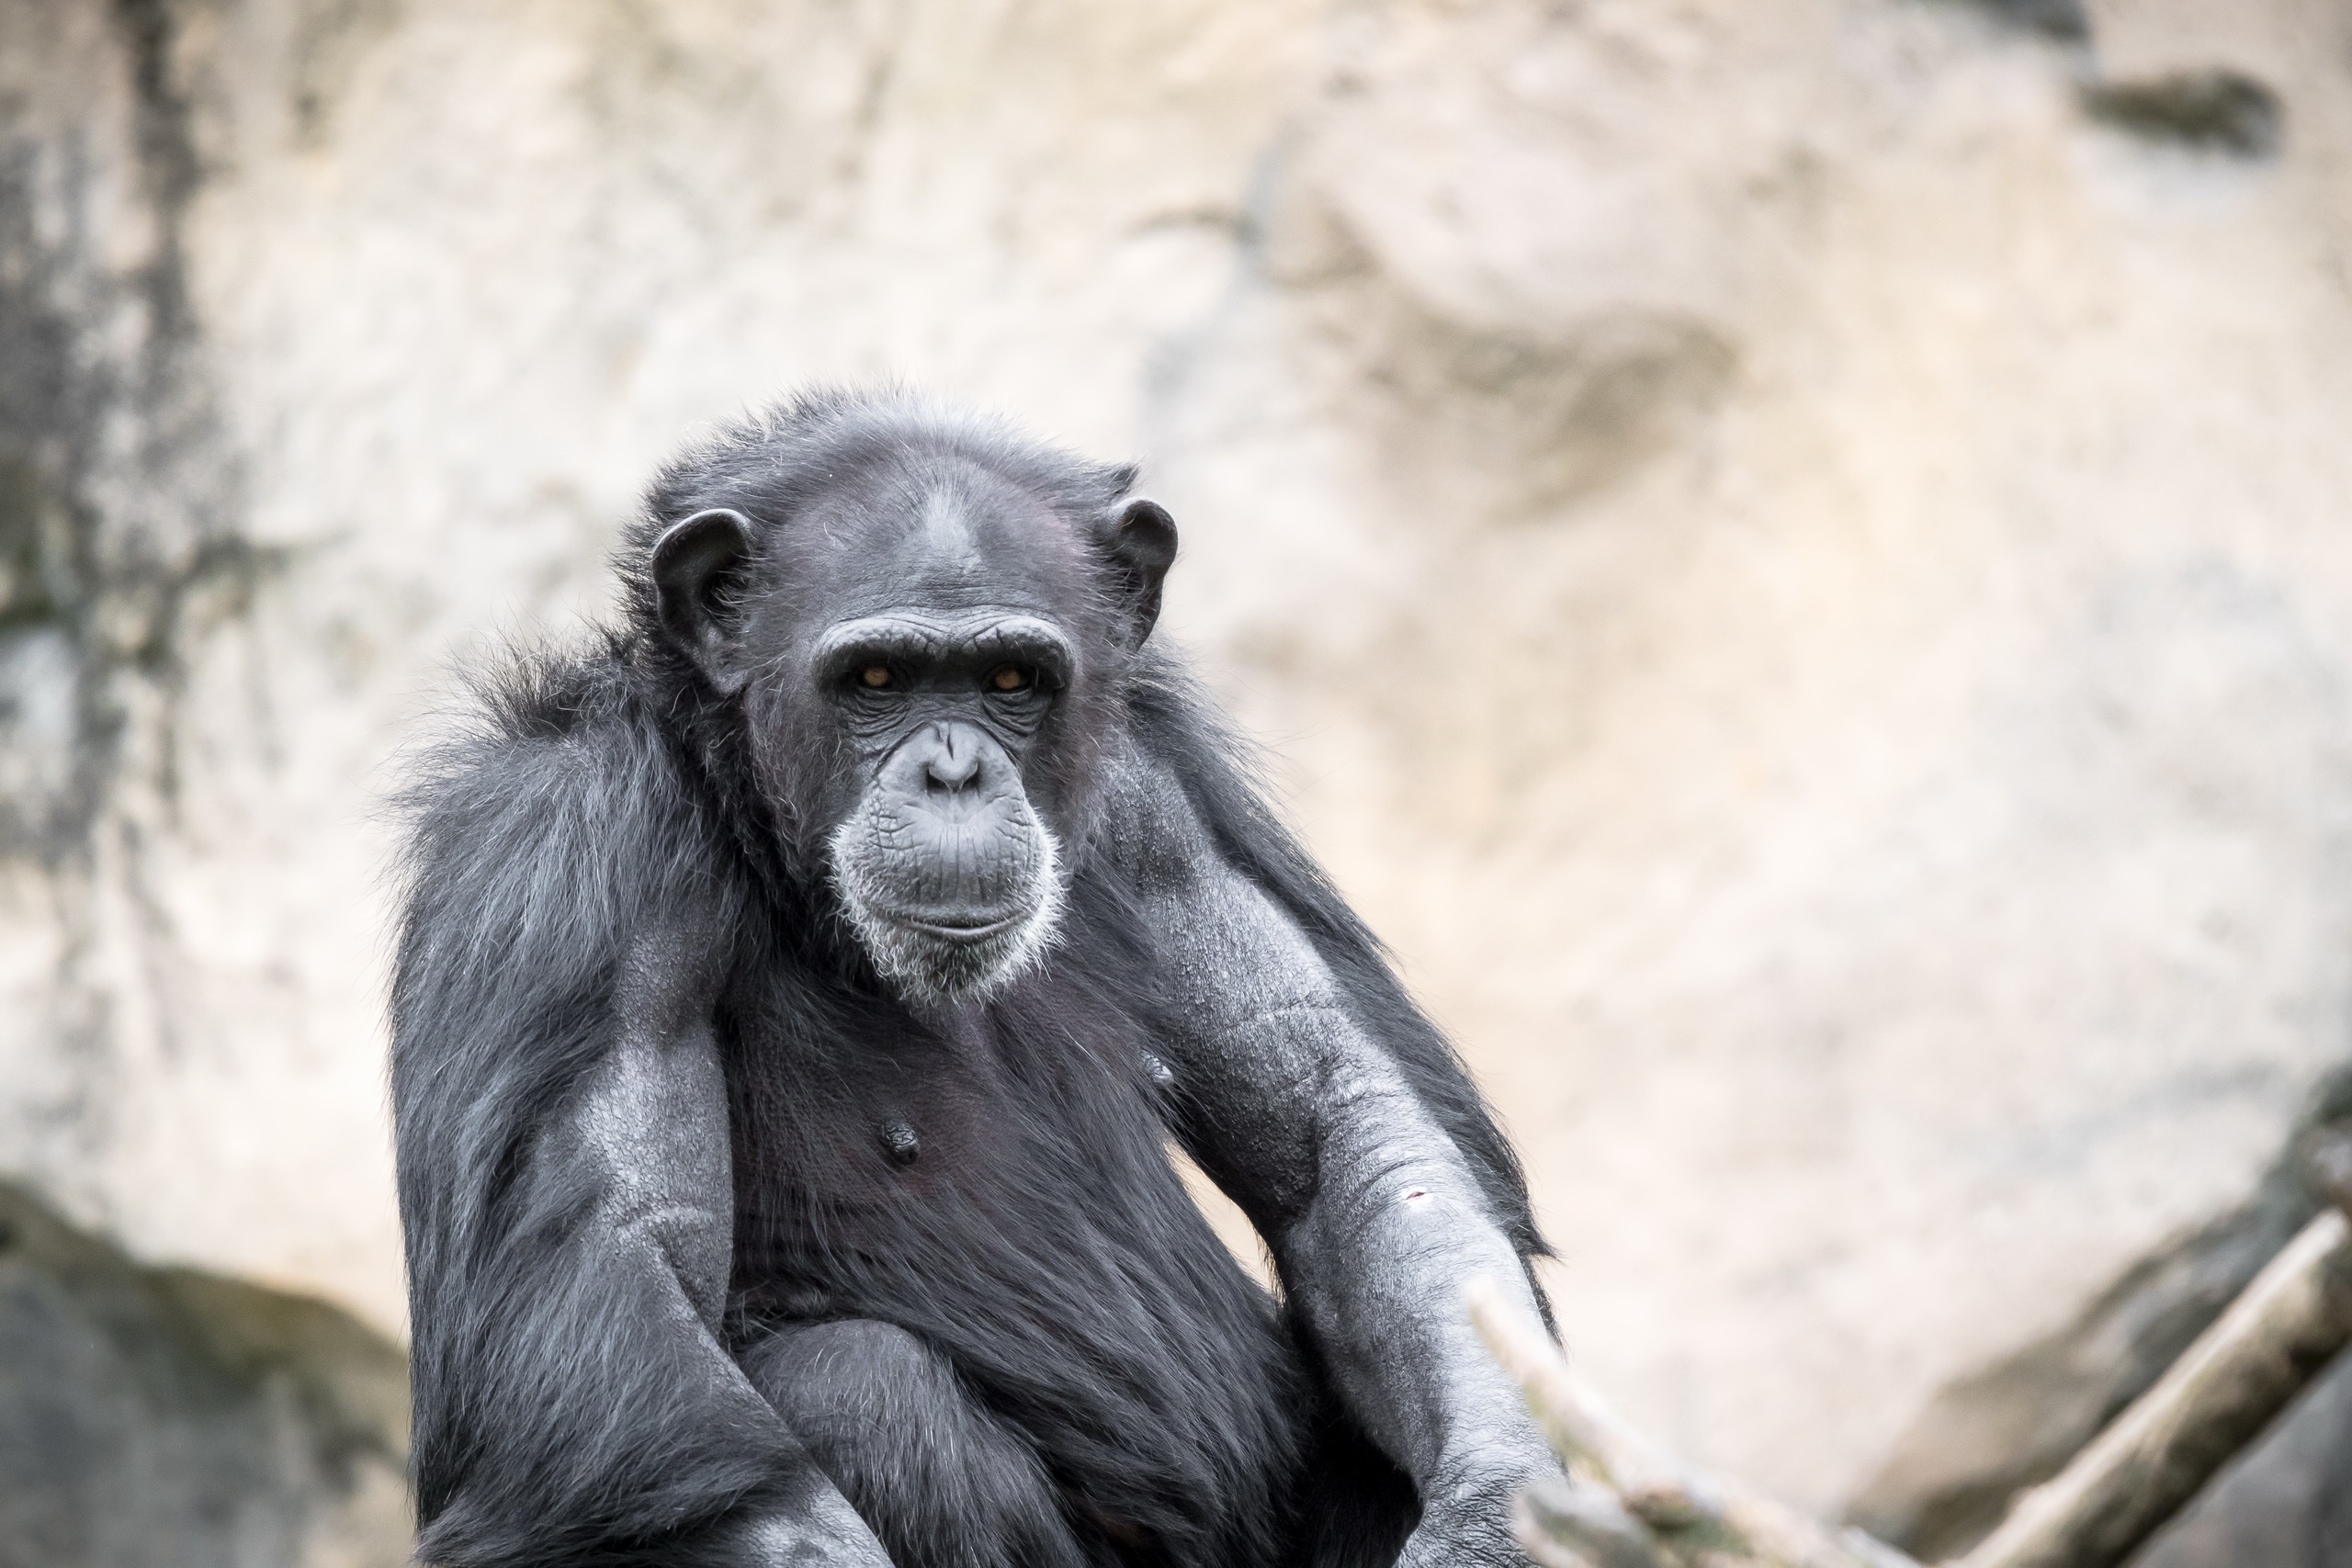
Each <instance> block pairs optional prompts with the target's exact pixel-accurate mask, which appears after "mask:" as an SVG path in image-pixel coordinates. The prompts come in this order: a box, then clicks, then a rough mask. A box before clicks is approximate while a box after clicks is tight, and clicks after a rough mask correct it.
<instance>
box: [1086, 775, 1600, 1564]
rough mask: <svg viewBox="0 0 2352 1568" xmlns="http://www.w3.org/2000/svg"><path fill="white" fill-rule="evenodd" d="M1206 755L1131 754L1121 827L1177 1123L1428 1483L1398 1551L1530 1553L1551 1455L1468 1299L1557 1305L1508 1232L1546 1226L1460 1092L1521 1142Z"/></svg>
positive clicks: (1451, 1559) (1378, 1434)
mask: <svg viewBox="0 0 2352 1568" xmlns="http://www.w3.org/2000/svg"><path fill="white" fill-rule="evenodd" d="M1197 771H1198V770H1186V771H1185V776H1183V777H1182V778H1180V776H1179V770H1178V769H1177V768H1176V767H1173V766H1171V765H1170V763H1169V762H1168V761H1164V760H1162V761H1150V762H1142V763H1140V764H1131V765H1130V766H1129V767H1128V768H1126V769H1123V770H1122V776H1121V779H1120V783H1119V784H1117V785H1116V786H1115V788H1114V799H1113V802H1112V805H1111V813H1112V816H1111V819H1110V820H1111V824H1112V825H1111V826H1110V827H1109V828H1108V829H1107V832H1108V836H1109V838H1110V840H1111V841H1112V843H1113V844H1114V846H1115V848H1114V854H1115V855H1116V857H1117V858H1118V859H1119V860H1120V861H1121V862H1122V863H1124V864H1125V869H1126V871H1127V873H1128V874H1129V876H1130V877H1131V878H1132V879H1133V881H1134V883H1135V885H1136V888H1137V891H1138V892H1139V894H1140V895H1141V897H1142V900H1143V903H1144V906H1145V908H1146V911H1147V916H1148V920H1149V922H1150V925H1151V928H1152V932H1153V935H1154V937H1155V938H1156V940H1157V941H1158V942H1159V947H1160V952H1161V954H1162V958H1163V963H1164V964H1165V965H1166V966H1167V974H1166V976H1165V978H1166V981H1167V984H1168V985H1169V987H1170V989H1171V990H1172V993H1173V994H1172V995H1171V996H1170V998H1169V1000H1170V1008H1169V1013H1170V1021H1169V1024H1168V1035H1169V1038H1168V1041H1167V1043H1168V1047H1169V1051H1170V1058H1171V1059H1170V1067H1171V1069H1172V1071H1173V1073H1174V1075H1175V1083H1174V1085H1173V1088H1174V1089H1175V1091H1176V1093H1175V1098H1176V1101H1177V1103H1178V1105H1179V1106H1180V1107H1181V1110H1180V1112H1179V1114H1180V1133H1181V1134H1182V1137H1183V1139H1184V1141H1185V1142H1186V1143H1187V1145H1189V1146H1190V1149H1191V1152H1192V1153H1193V1156H1194V1157H1195V1158H1196V1159H1197V1160H1198V1161H1199V1162H1200V1164H1201V1165H1202V1167H1203V1168H1204V1169H1205V1170H1206V1171H1207V1172H1208V1173H1209V1175H1210V1176H1211V1177H1212V1178H1214V1179H1216V1181H1217V1183H1218V1184H1219V1185H1220V1186H1222V1187H1223V1188H1225V1189H1226V1190H1227V1192H1228V1193H1229V1194H1230V1195H1231V1196H1232V1197H1233V1198H1234V1199H1235V1201H1237V1202H1238V1203H1239V1204H1240V1205H1241V1207H1242V1208H1243V1209H1244V1210H1245V1211H1246V1212H1247V1213H1249V1215H1250V1219H1251V1220H1252V1221H1253V1222H1254V1223H1255V1224H1256V1225H1257V1227H1258V1229H1259V1232H1260V1234H1261V1235H1263V1236H1264V1237H1265V1239H1266V1242H1267V1245H1268V1247H1270V1248H1271V1250H1272V1253H1273V1256H1274V1261H1275V1265H1276V1268H1277V1269H1279V1271H1280V1273H1281V1276H1282V1279H1283V1286H1284V1289H1285V1291H1286V1292H1287V1293H1288V1295H1289V1298H1290V1300H1291V1302H1292V1303H1293V1305H1294V1307H1295V1310H1296V1311H1297V1313H1298V1314H1299V1315H1300V1317H1301V1319H1302V1320H1303V1322H1304V1324H1305V1325H1306V1329H1307V1332H1308V1333H1309V1335H1310V1336H1311V1337H1312V1338H1313V1340H1314V1343H1315V1348H1316V1349H1317V1352H1318V1353H1319V1354H1320V1356H1321V1358H1322V1359H1323V1361H1324V1363H1325V1365H1326V1367H1327V1368H1328V1371H1329V1376H1330V1378H1331V1380H1332V1382H1333V1383H1334V1384H1335V1385H1336V1386H1337V1388H1338V1391H1339V1393H1340V1396H1341V1397H1342V1399H1344V1400H1345V1401H1346V1403H1347V1404H1348V1406H1349V1407H1350V1409H1351V1412H1352V1413H1353V1415H1354V1416H1356V1418H1357V1419H1358V1420H1359V1421H1360V1422H1361V1423H1362V1424H1363V1427H1364V1429H1365V1430H1366V1431H1367V1432H1368V1433H1369V1434H1370V1435H1371V1436H1372V1438H1373V1439H1374V1441H1375V1442H1377V1443H1379V1444H1380V1446H1381V1447H1382V1448H1383V1449H1384V1450H1386V1451H1387V1453H1388V1454H1389V1456H1390V1457H1391V1458H1392V1459H1394V1460H1395V1461H1397V1463H1398V1464H1399V1465H1400V1466H1401V1467H1402V1468H1403V1469H1404V1470H1405V1471H1406V1472H1408V1474H1410V1475H1411V1476H1412V1477H1413V1479H1414V1481H1415V1483H1417V1485H1418V1486H1419V1490H1420V1494H1421V1498H1422V1506H1423V1520H1422V1524H1421V1526H1420V1528H1419V1529H1418V1530H1417V1531H1416V1532H1415V1534H1414V1536H1413V1539H1412V1540H1411V1541H1410V1543H1409V1544H1408V1548H1407V1551H1406V1554H1405V1557H1404V1558H1403V1560H1402V1561H1403V1562H1406V1563H1408V1564H1417V1565H1418V1564H1429V1565H1432V1568H1433V1565H1435V1564H1441V1563H1519V1562H1523V1561H1524V1559H1523V1558H1521V1555H1520V1553H1519V1551H1518V1549H1517V1547H1516V1546H1515V1545H1514V1544H1513V1543H1512V1541H1511V1539H1510V1528H1509V1511H1508V1506H1509V1499H1510V1495H1512V1493H1513V1492H1515V1491H1516V1490H1517V1489H1518V1487H1519V1486H1520V1485H1521V1484H1522V1483H1524V1482H1525V1481H1527V1480H1528V1479H1529V1478H1530V1477H1532V1476H1533V1475H1536V1474H1540V1473H1545V1472H1552V1471H1554V1470H1555V1461H1554V1460H1553V1459H1552V1457H1551V1455H1550V1453H1549V1451H1548V1450H1546V1448H1545V1446H1544V1441H1543V1438H1542V1437H1541V1436H1540V1434H1539V1433H1538V1432H1537V1430H1536V1428H1535V1427H1534V1425H1533V1423H1532V1421H1531V1420H1530V1418H1529V1417H1528V1415H1527V1412H1526V1409H1525V1407H1524V1405H1523V1404H1521V1400H1520V1398H1519V1395H1518V1393H1517V1392H1516V1390H1515V1389H1514V1388H1513V1387H1512V1385H1511V1384H1510V1382H1509V1381H1508V1380H1507V1379H1506V1378H1505V1377H1504V1376H1503V1375H1502V1373H1501V1372H1500V1371H1498V1369H1497V1368H1496V1366H1495V1365H1494V1363H1493V1361H1492V1360H1491V1359H1489V1358H1488V1357H1487V1355H1486V1353H1485V1351H1484V1350H1483V1348H1481V1347H1480V1346H1479V1344H1478V1342H1477V1340H1476V1336H1475V1334H1474V1332H1473V1330H1472V1328H1471V1326H1470V1324H1469V1322H1468V1319H1467V1316H1466V1314H1465V1313H1464V1307H1463V1303H1462V1288H1463V1285H1464V1282H1465V1281H1467V1280H1470V1279H1471V1278H1473V1277H1475V1276H1478V1275H1486V1276H1489V1277H1491V1278H1493V1279H1494V1280H1497V1281H1498V1283H1499V1284H1500V1285H1501V1286H1502V1287H1503V1288H1504V1289H1505V1290H1506V1291H1507V1292H1513V1293H1515V1294H1517V1295H1518V1296H1519V1297H1520V1298H1521V1304H1522V1305H1523V1306H1524V1307H1525V1309H1526V1310H1527V1311H1528V1312H1529V1313H1530V1314H1533V1313H1535V1311H1536V1310H1537V1308H1536V1302H1535V1298H1534V1294H1533V1290H1532V1285H1531V1283H1530V1281H1529V1280H1528V1277H1527V1274H1526V1268H1525V1260H1524V1258H1523V1257H1522V1252H1521V1246H1522V1243H1521V1242H1518V1241H1515V1239H1514V1236H1513V1234H1512V1233H1513V1231H1516V1232H1517V1233H1518V1235H1520V1236H1521V1237H1524V1238H1525V1239H1524V1243H1523V1245H1524V1246H1526V1247H1529V1248H1531V1249H1532V1247H1534V1246H1535V1245H1537V1244H1536V1243H1535V1242H1534V1237H1533V1231H1532V1224H1529V1223H1528V1222H1527V1220H1526V1218H1525V1212H1524V1207H1523V1205H1524V1199H1523V1197H1522V1196H1519V1195H1518V1194H1517V1192H1516V1191H1515V1189H1516V1184H1517V1177H1516V1171H1515V1169H1511V1170H1510V1172H1509V1173H1508V1175H1507V1177H1506V1178H1505V1179H1504V1180H1503V1182H1502V1184H1501V1185H1502V1186H1503V1187H1504V1188H1505V1189H1507V1190H1505V1191H1503V1192H1501V1193H1498V1190H1497V1187H1498V1182H1497V1180H1496V1179H1495V1178H1494V1173H1493V1171H1492V1170H1491V1169H1489V1170H1487V1171H1486V1172H1481V1171H1479V1170H1478V1169H1476V1168H1475V1167H1474V1161H1473V1159H1472V1157H1471V1154H1470V1152H1469V1151H1466V1150H1465V1148H1464V1145H1463V1143H1462V1142H1461V1141H1459V1140H1458V1137H1457V1135H1456V1134H1454V1133H1453V1132H1450V1131H1449V1129H1448V1128H1447V1126H1446V1125H1445V1122H1446V1121H1447V1120H1449V1119H1450V1120H1453V1121H1454V1122H1456V1123H1457V1124H1460V1123H1462V1122H1463V1118H1464V1111H1463V1106H1464V1104H1466V1105H1467V1106H1468V1107H1469V1110H1468V1111H1467V1114H1468V1115H1469V1116H1471V1117H1475V1118H1476V1123H1475V1125H1476V1128H1479V1129H1483V1131H1484V1134H1485V1136H1486V1138H1487V1140H1489V1141H1490V1142H1491V1144H1492V1147H1493V1148H1494V1149H1495V1150H1498V1151H1500V1150H1501V1147H1502V1146H1501V1145H1500V1143H1499V1140H1498V1138H1496V1136H1495V1134H1494V1133H1493V1130H1492V1128H1491V1125H1490V1124H1488V1123H1487V1122H1485V1119H1484V1113H1483V1111H1479V1110H1478V1109H1477V1106H1476V1100H1475V1096H1474V1095H1473V1094H1472V1091H1470V1090H1469V1089H1468V1085H1467V1081H1466V1078H1464V1076H1463V1075H1462V1073H1461V1070H1460V1068H1459V1066H1456V1065H1454V1064H1453V1062H1452V1061H1451V1060H1450V1058H1447V1059H1444V1060H1442V1061H1440V1062H1438V1063H1435V1064H1432V1062H1431V1061H1430V1058H1429V1055H1428V1054H1427V1052H1426V1051H1424V1053H1423V1054H1422V1055H1421V1057H1420V1058H1419V1060H1418V1061H1408V1060H1407V1059H1404V1058H1402V1057H1401V1056H1400V1054H1399V1053H1398V1052H1397V1050H1396V1049H1394V1048H1393V1045H1392V1042H1391V1041H1390V1040H1388V1039H1384V1038H1383V1036H1384V1033H1388V1034H1391V1035H1393V1034H1394V1032H1396V1030H1397V1028H1398V1027H1399V1026H1400V1025H1403V1024H1408V1023H1409V1024H1410V1025H1411V1026H1412V1027H1414V1028H1416V1029H1418V1030H1419V1031H1420V1032H1422V1033H1423V1034H1425V1035H1426V1034H1427V1033H1428V1031H1427V1026H1426V1024H1425V1023H1423V1022H1422V1021H1419V1017H1418V1015H1414V1017H1413V1018H1412V1019H1410V1020H1404V1019H1388V1018H1383V1017H1380V1016H1377V1015H1378V1013H1379V1011H1380V1010H1381V1009H1382V1008H1384V1007H1390V1008H1398V1009H1408V1010H1409V1008H1410V1003H1409V1002H1408V1001H1407V1000H1406V999H1405V998H1404V997H1403V994H1402V992H1401V991H1398V990H1397V989H1396V988H1395V987H1394V986H1393V983H1391V984H1390V986H1389V987H1388V993H1389V994H1388V995H1387V996H1385V997H1381V996H1379V995H1377V994H1374V995H1370V996H1368V995H1367V994H1366V993H1365V992H1364V990H1363V987H1351V985H1349V984H1348V980H1347V977H1346V976H1343V975H1342V973H1340V970H1339V969H1338V968H1336V967H1335V963H1334V959H1335V958H1337V957H1340V956H1341V955H1340V954H1335V953H1332V952H1331V951H1330V944H1331V942H1332V941H1333V940H1334V937H1333V936H1332V934H1331V933H1329V932H1317V931H1312V930H1310V928H1309V924H1308V922H1307V920H1306V919H1303V918H1302V911H1301V910H1299V909H1298V908H1296V907H1295V905H1294V904H1293V902H1291V901H1290V900H1289V899H1287V898H1286V897H1284V894H1285V892H1286V889H1284V888H1283V887H1282V886H1280V885H1279V884H1280V878H1279V877H1277V876H1272V875H1269V874H1267V873H1268V871H1269V870H1270V869H1271V868H1269V867H1266V866H1265V865H1263V864H1262V863H1261V864H1255V865H1253V864H1251V863H1250V860H1251V858H1252V854H1251V852H1252V850H1253V848H1271V849H1272V850H1274V851H1276V852H1288V853H1290V854H1293V855H1295V853H1296V852H1295V850H1292V849H1289V848H1288V846H1287V845H1286V844H1283V845H1272V846H1252V845H1251V844H1250V843H1248V842H1246V841H1242V840H1238V839H1237V838H1236V837H1235V836H1234V834H1233V833H1232V831H1231V830H1230V829H1232V827H1233V826H1234V824H1230V823H1219V822H1217V821H1216V818H1215V815H1214V814H1215V811H1216V806H1217V804H1218V803H1217V802H1216V800H1214V799H1204V797H1203V792H1202V789H1201V785H1202V784H1203V782H1204V781H1203V780H1202V779H1201V778H1199V777H1196V776H1194V774H1195V773H1197ZM1206 782H1207V783H1208V784H1209V785H1210V787H1211V789H1212V790H1214V789H1215V788H1216V787H1228V788H1229V787H1231V781H1230V780H1229V779H1227V780H1222V781H1221V780H1218V779H1216V778H1210V779H1208V780H1207V781H1206ZM1258 827H1259V828H1260V829H1261V830H1262V829H1266V828H1267V827H1268V825H1267V824H1264V823H1263V822H1262V819H1261V821H1260V822H1259V824H1258ZM1221 829H1224V830H1221ZM1345 934H1346V933H1340V938H1342V939H1343V938H1344V936H1345ZM1318 939H1319V940H1318ZM1430 1043H1434V1037H1433V1036H1430ZM1433 1072H1434V1073H1442V1074H1450V1075H1451V1077H1452V1080H1453V1081H1452V1082H1451V1084H1450V1085H1449V1084H1445V1083H1443V1082H1441V1083H1440V1085H1439V1087H1440V1088H1441V1089H1442V1090H1444V1091H1445V1092H1446V1093H1447V1094H1448V1095H1449V1096H1450V1103H1446V1102H1433V1097H1432V1095H1431V1093H1430V1090H1429V1089H1428V1088H1426V1087H1425V1083H1426V1082H1427V1081H1428V1080H1430V1077H1431V1075H1432V1073H1433ZM1416 1078H1419V1079H1421V1080H1424V1081H1423V1082H1416ZM1449 1112H1450V1113H1451V1114H1450V1116H1449ZM1500 1157H1501V1158H1502V1159H1503V1160H1504V1162H1505V1163H1506V1164H1508V1163H1509V1156H1508V1153H1507V1152H1503V1153H1501V1156H1500ZM1514 1200H1515V1201H1516V1202H1517V1204H1518V1206H1519V1208H1518V1213H1516V1214H1512V1213H1510V1212H1509V1210H1510V1206H1511V1205H1512V1203H1513V1201H1514Z"/></svg>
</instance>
